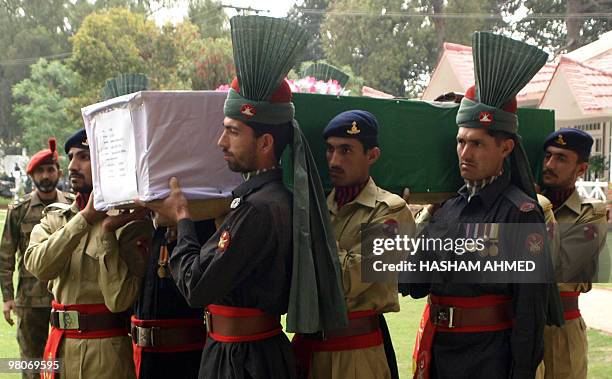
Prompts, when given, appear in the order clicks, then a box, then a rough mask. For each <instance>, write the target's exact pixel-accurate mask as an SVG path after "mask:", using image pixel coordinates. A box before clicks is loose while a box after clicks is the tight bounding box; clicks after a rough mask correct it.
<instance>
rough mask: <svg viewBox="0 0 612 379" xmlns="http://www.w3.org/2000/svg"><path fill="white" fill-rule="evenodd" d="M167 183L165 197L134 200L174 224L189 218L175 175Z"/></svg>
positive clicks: (185, 200) (187, 208) (184, 199)
mask: <svg viewBox="0 0 612 379" xmlns="http://www.w3.org/2000/svg"><path fill="white" fill-rule="evenodd" d="M169 185H170V194H169V195H168V197H166V198H165V199H162V200H154V201H150V202H147V203H145V202H143V201H140V200H135V201H136V204H138V205H140V206H143V207H147V208H149V209H150V210H152V211H154V212H156V213H158V214H159V215H160V216H161V217H162V218H165V219H168V220H170V221H171V222H172V223H174V224H176V223H177V222H178V220H181V219H184V218H191V215H190V214H189V207H188V204H187V199H186V198H185V196H184V195H183V192H182V191H181V187H180V186H179V182H178V179H177V178H175V177H172V178H170V182H169Z"/></svg>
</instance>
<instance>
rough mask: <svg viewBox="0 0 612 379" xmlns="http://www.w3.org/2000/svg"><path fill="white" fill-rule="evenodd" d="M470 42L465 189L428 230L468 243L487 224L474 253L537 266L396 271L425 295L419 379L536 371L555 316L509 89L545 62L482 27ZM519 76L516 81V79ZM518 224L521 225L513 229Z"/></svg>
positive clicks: (416, 293)
mask: <svg viewBox="0 0 612 379" xmlns="http://www.w3.org/2000/svg"><path fill="white" fill-rule="evenodd" d="M472 46H473V53H474V67H475V74H476V83H477V84H476V86H473V87H471V88H470V89H468V91H467V92H466V94H465V97H464V98H463V99H462V101H461V105H460V108H459V111H458V114H457V124H458V126H459V130H458V133H457V156H458V159H459V168H460V173H461V176H462V177H463V179H464V181H465V186H463V187H462V188H461V189H460V190H459V196H458V197H455V198H453V199H450V200H448V201H447V202H445V203H444V204H443V205H442V207H441V208H440V209H439V210H438V211H437V212H436V213H435V214H434V215H433V217H432V218H431V221H430V223H429V224H428V225H427V226H426V228H425V231H424V234H425V237H426V238H431V237H433V238H436V237H437V238H444V237H450V238H451V240H458V239H464V240H465V239H466V237H467V238H478V237H480V236H482V235H484V233H483V231H484V230H488V231H487V232H486V234H487V235H488V238H489V239H488V242H487V244H486V245H485V247H484V248H483V249H481V250H480V251H479V253H478V254H476V257H478V256H480V257H483V258H485V259H488V260H490V261H497V260H499V259H500V258H501V259H506V260H511V261H515V260H516V259H530V260H533V261H534V262H535V265H536V267H539V270H538V272H537V276H535V277H532V276H530V277H528V279H527V280H526V281H531V282H530V283H525V282H523V281H521V280H519V279H521V278H522V276H521V275H517V276H509V277H508V276H507V277H504V276H503V275H504V274H503V273H499V272H494V273H493V275H491V276H488V277H487V276H485V278H488V280H487V281H482V280H481V275H484V274H482V273H480V272H476V273H468V275H464V276H462V275H461V274H462V273H459V272H457V271H455V272H439V273H434V274H431V273H426V275H424V278H423V277H421V278H419V279H416V277H415V276H414V275H412V274H404V273H401V274H400V280H401V282H402V283H400V290H401V292H402V293H403V294H404V295H407V294H410V295H411V296H413V297H422V296H424V295H426V294H429V299H428V304H429V311H428V312H427V315H428V319H427V320H426V321H425V322H424V323H423V324H424V329H423V331H422V337H421V339H420V341H419V345H418V354H417V362H416V366H417V367H416V372H415V377H416V378H429V377H431V378H471V379H473V378H490V377H491V376H492V375H493V376H495V377H496V378H533V377H534V376H535V372H536V368H537V366H538V364H539V362H540V360H541V359H542V353H543V330H544V325H545V323H546V321H547V316H548V317H549V321H550V322H559V323H560V322H561V321H560V320H559V318H560V314H559V312H558V311H555V309H556V308H554V307H550V308H549V294H550V293H554V292H553V290H552V288H553V286H551V285H549V284H547V282H546V281H547V280H548V277H547V275H546V274H547V273H549V272H550V270H551V262H550V257H549V256H548V253H547V246H546V243H545V241H546V229H545V226H544V217H543V214H542V210H541V209H540V207H539V206H538V205H537V202H536V200H535V199H536V194H535V189H534V187H533V185H534V181H533V179H532V176H531V175H530V169H529V166H528V164H527V163H528V162H527V161H526V158H525V153H524V150H523V147H522V144H521V142H520V137H519V136H518V134H517V131H518V122H517V117H516V114H515V112H516V98H515V96H516V94H517V93H518V92H519V91H520V89H521V88H522V87H523V86H524V85H525V84H526V83H527V82H528V81H529V79H530V78H531V77H533V75H535V73H536V72H537V71H538V70H539V68H540V67H542V65H544V63H545V62H546V54H545V53H543V52H542V51H540V50H539V49H537V48H535V47H530V46H529V45H526V44H523V43H521V42H518V41H514V40H512V39H509V38H506V37H502V36H497V35H494V34H491V33H485V32H476V33H475V34H474V39H473V45H472ZM501 66H504V67H501ZM519 73H520V80H517V81H513V79H515V78H517V77H518V75H519ZM488 75H490V76H488ZM496 75H497V76H496ZM493 83H495V86H493ZM506 160H508V161H509V162H507V163H505V161H506ZM521 224H527V227H524V228H520V227H518V228H517V227H513V225H521ZM479 230H480V234H479V232H478V231H479ZM472 250H474V251H475V249H472ZM425 254H428V255H431V256H432V257H434V258H432V259H434V260H435V259H452V260H454V261H455V262H456V261H459V260H461V258H464V257H473V256H474V255H473V254H474V253H469V254H472V255H471V256H470V255H469V254H468V253H466V254H468V255H465V256H464V255H459V254H457V253H455V252H454V251H451V252H450V253H449V254H446V255H443V254H444V253H443V252H441V251H440V249H437V250H434V251H425ZM419 255H420V254H417V255H416V256H417V257H418V258H417V259H424V258H421V257H419ZM448 255H450V256H452V258H448ZM442 257H445V258H442ZM476 259H479V258H476ZM423 279H426V280H424V282H422V284H418V283H415V282H417V281H418V280H423ZM427 281H429V283H427ZM411 282H412V284H410V283H411ZM475 282H477V283H475ZM500 282H501V283H500ZM555 290H556V288H555ZM475 357H477V358H475Z"/></svg>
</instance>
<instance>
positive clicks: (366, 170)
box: [325, 137, 380, 187]
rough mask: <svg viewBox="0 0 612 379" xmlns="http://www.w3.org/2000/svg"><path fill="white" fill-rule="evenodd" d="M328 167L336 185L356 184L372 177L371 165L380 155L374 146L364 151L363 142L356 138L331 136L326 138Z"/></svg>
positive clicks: (330, 176)
mask: <svg viewBox="0 0 612 379" xmlns="http://www.w3.org/2000/svg"><path fill="white" fill-rule="evenodd" d="M326 143H327V150H326V153H325V157H326V158H327V168H328V169H329V178H330V180H331V181H332V183H333V184H334V186H335V187H345V186H354V185H358V184H361V183H364V182H365V181H366V180H368V178H369V177H370V165H372V164H374V162H376V160H377V159H378V157H379V156H380V149H379V148H378V147H374V148H372V149H369V150H367V151H364V148H363V144H362V143H361V142H360V141H359V140H357V139H355V138H342V137H329V138H327V140H326Z"/></svg>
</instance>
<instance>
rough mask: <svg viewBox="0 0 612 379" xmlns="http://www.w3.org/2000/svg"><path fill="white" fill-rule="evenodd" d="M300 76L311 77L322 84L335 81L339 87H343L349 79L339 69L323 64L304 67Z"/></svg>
mask: <svg viewBox="0 0 612 379" xmlns="http://www.w3.org/2000/svg"><path fill="white" fill-rule="evenodd" d="M302 76H303V77H306V76H311V77H313V78H315V79H317V80H323V81H324V82H327V81H329V80H335V81H337V82H338V84H339V85H340V86H341V87H345V86H346V83H348V81H349V79H350V76H348V75H347V74H345V73H344V72H342V71H341V70H340V69H339V68H337V67H334V66H332V65H330V64H327V63H323V62H318V63H313V64H311V65H310V66H308V67H306V68H305V69H304V70H302Z"/></svg>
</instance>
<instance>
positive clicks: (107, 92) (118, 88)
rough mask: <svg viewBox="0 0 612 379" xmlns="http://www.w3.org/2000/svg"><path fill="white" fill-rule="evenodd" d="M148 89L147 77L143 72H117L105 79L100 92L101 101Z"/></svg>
mask: <svg viewBox="0 0 612 379" xmlns="http://www.w3.org/2000/svg"><path fill="white" fill-rule="evenodd" d="M147 89H149V78H148V77H147V76H146V75H144V74H119V75H117V76H116V77H114V78H112V79H109V80H107V81H106V84H105V85H104V87H103V88H102V91H101V92H100V98H101V100H102V101H106V100H109V99H112V98H115V97H118V96H122V95H127V94H129V93H134V92H138V91H146V90H147Z"/></svg>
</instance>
